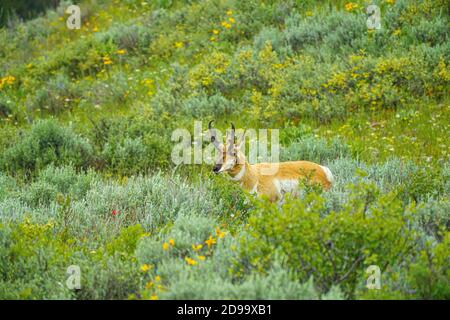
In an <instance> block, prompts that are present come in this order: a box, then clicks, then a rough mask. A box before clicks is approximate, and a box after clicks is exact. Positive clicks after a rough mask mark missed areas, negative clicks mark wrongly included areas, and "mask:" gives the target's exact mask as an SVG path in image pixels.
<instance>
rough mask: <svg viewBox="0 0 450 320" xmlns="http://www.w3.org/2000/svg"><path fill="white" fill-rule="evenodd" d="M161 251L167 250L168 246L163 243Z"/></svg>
mask: <svg viewBox="0 0 450 320" xmlns="http://www.w3.org/2000/svg"><path fill="white" fill-rule="evenodd" d="M162 248H163V250H167V249H169V244H168V243H167V242H164V243H163V245H162Z"/></svg>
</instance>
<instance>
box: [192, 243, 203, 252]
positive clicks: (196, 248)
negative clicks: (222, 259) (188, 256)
mask: <svg viewBox="0 0 450 320" xmlns="http://www.w3.org/2000/svg"><path fill="white" fill-rule="evenodd" d="M201 248H203V246H202V245H201V244H198V245H195V244H193V245H192V249H194V251H198V250H200V249H201Z"/></svg>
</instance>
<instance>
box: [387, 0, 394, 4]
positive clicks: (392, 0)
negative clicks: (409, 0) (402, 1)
mask: <svg viewBox="0 0 450 320" xmlns="http://www.w3.org/2000/svg"><path fill="white" fill-rule="evenodd" d="M386 3H387V4H394V3H395V0H386Z"/></svg>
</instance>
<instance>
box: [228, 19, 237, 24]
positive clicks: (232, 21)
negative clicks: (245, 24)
mask: <svg viewBox="0 0 450 320" xmlns="http://www.w3.org/2000/svg"><path fill="white" fill-rule="evenodd" d="M228 21H230V22H231V23H235V22H236V21H235V20H234V19H233V18H229V19H228Z"/></svg>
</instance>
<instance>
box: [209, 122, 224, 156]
mask: <svg viewBox="0 0 450 320" xmlns="http://www.w3.org/2000/svg"><path fill="white" fill-rule="evenodd" d="M213 122H214V120H211V121H210V122H209V123H208V129H209V132H210V134H211V142H212V143H213V144H214V146H215V147H216V148H217V149H219V150H221V149H222V145H221V143H220V142H219V141H217V138H216V130H215V129H213V128H212V123H213Z"/></svg>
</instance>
